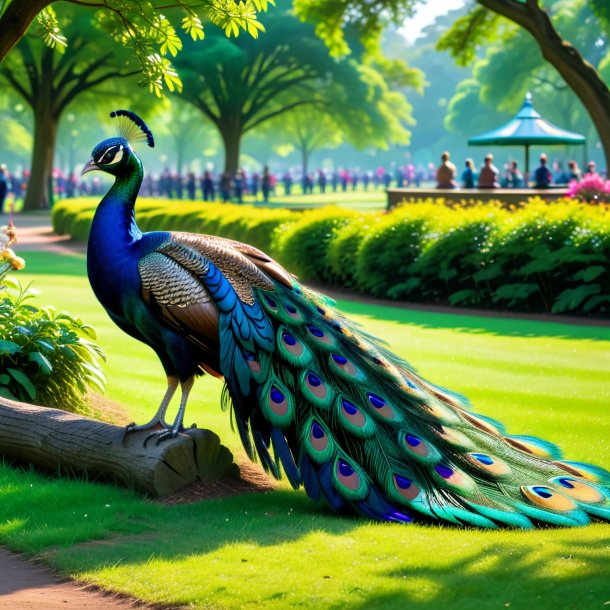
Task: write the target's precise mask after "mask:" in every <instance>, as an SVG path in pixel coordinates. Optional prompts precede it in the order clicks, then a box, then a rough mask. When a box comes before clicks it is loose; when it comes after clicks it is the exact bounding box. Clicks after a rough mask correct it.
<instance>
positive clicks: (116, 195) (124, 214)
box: [89, 154, 144, 250]
mask: <svg viewBox="0 0 610 610" xmlns="http://www.w3.org/2000/svg"><path fill="white" fill-rule="evenodd" d="M143 175H144V172H143V171H142V163H141V162H140V159H139V158H138V157H136V156H135V155H134V154H131V155H130V159H129V164H128V165H127V167H125V168H124V170H123V172H121V174H120V175H117V176H116V179H115V181H114V184H113V185H112V187H111V189H110V190H109V191H108V193H107V194H106V196H105V197H104V198H103V199H102V201H101V202H100V204H99V205H98V207H97V210H96V212H95V217H94V218H93V224H92V225H91V234H90V236H89V247H90V250H91V248H92V247H95V246H96V245H101V243H99V242H98V240H101V242H102V243H105V247H106V248H107V247H108V246H109V245H112V246H115V247H116V246H119V245H129V244H131V243H133V242H135V241H138V240H139V239H140V238H141V237H142V232H141V231H140V229H139V228H138V225H137V224H136V219H135V212H134V206H135V203H136V198H137V196H138V192H139V190H140V186H141V184H142V178H143Z"/></svg>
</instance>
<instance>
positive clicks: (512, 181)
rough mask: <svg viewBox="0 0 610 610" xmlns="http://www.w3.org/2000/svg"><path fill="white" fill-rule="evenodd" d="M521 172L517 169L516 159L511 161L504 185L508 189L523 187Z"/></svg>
mask: <svg viewBox="0 0 610 610" xmlns="http://www.w3.org/2000/svg"><path fill="white" fill-rule="evenodd" d="M523 184H524V183H523V174H522V173H521V172H520V171H519V167H518V165H517V162H516V161H511V162H510V165H509V167H508V173H507V175H506V187H507V188H509V189H520V188H523Z"/></svg>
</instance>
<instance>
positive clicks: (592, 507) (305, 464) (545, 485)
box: [222, 283, 610, 529]
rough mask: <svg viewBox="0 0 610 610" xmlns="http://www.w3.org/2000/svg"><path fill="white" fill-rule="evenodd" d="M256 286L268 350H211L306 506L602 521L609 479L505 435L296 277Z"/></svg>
mask: <svg viewBox="0 0 610 610" xmlns="http://www.w3.org/2000/svg"><path fill="white" fill-rule="evenodd" d="M254 292H255V295H256V298H257V302H258V303H259V305H260V308H261V311H264V315H265V316H267V317H268V319H269V324H267V323H266V322H264V323H261V325H262V326H263V327H265V328H266V327H267V326H270V327H271V328H273V332H274V333H275V337H274V341H273V343H274V349H273V350H271V351H268V350H266V349H264V348H263V347H262V346H260V345H252V344H249V345H248V347H247V349H244V348H243V342H242V344H241V346H240V347H239V349H235V346H222V349H223V354H225V355H226V357H225V361H229V360H230V361H231V362H229V363H228V366H229V369H228V370H224V369H223V374H224V375H225V378H226V379H227V385H228V388H229V393H230V394H231V399H232V401H233V405H234V408H235V411H236V422H237V425H238V427H239V428H240V433H241V434H242V439H243V438H244V435H245V436H249V434H250V430H251V434H252V437H253V439H254V446H255V447H256V450H257V452H258V454H259V456H260V458H261V461H262V463H263V466H264V467H265V468H267V469H268V470H269V471H270V472H272V473H273V474H274V475H275V476H279V467H278V464H279V463H281V465H282V467H283V469H284V472H285V473H286V475H287V476H288V478H289V480H290V482H291V483H292V484H293V485H294V486H298V485H300V484H301V483H302V484H303V485H304V487H305V491H306V492H307V494H308V495H309V496H310V497H311V498H312V499H314V500H318V499H320V498H323V499H324V500H325V501H326V502H327V504H328V505H329V506H330V507H331V508H332V509H333V510H335V511H344V510H351V511H352V512H356V513H359V514H361V515H364V516H366V517H368V518H371V519H376V520H384V521H399V522H410V521H412V520H416V519H420V520H425V519H427V520H433V521H442V522H447V523H452V524H456V525H467V526H475V527H480V528H488V529H492V528H496V527H498V526H508V527H515V528H522V529H531V528H532V527H534V526H540V525H555V526H578V525H583V524H586V523H588V522H589V521H590V519H591V518H596V519H604V520H610V473H608V472H607V471H605V470H603V469H601V468H598V467H596V466H591V465H587V464H581V463H578V462H565V461H560V460H561V452H560V451H559V449H558V448H557V447H556V446H555V445H553V444H552V443H550V442H548V441H545V440H542V439H538V438H536V437H531V436H523V435H507V433H506V431H505V429H504V427H503V425H502V424H501V423H500V422H497V421H495V420H493V419H491V418H488V417H486V416H483V415H480V414H478V413H474V412H472V410H471V407H470V405H469V403H468V401H467V400H466V399H465V398H464V397H463V396H460V395H459V394H455V393H453V392H450V391H449V390H446V389H444V388H441V387H439V386H435V385H433V384H431V383H429V382H427V381H426V380H424V379H422V378H420V377H419V376H418V375H417V374H416V373H415V371H414V370H413V369H412V368H411V367H410V366H409V365H408V364H407V363H406V362H405V361H404V360H402V359H400V358H398V357H396V356H395V355H393V354H392V353H391V352H390V351H389V350H388V349H387V348H386V347H385V346H383V345H381V344H380V342H379V341H377V340H376V339H375V338H373V337H371V336H369V335H367V334H366V333H364V332H363V331H361V330H359V329H358V328H357V327H356V326H355V325H354V324H353V323H351V322H350V321H349V320H347V319H346V318H345V317H343V316H342V315H341V314H340V313H338V312H337V311H335V310H334V309H333V307H332V303H331V302H329V300H328V299H325V298H324V297H322V296H321V295H318V294H316V293H313V292H311V291H308V290H306V289H305V288H303V287H302V286H299V285H298V284H296V283H295V285H294V287H293V289H292V290H291V289H290V288H287V287H286V286H284V285H283V284H277V285H276V288H275V292H274V293H269V292H265V291H264V290H262V289H256V290H255V291H254ZM233 335H235V333H233ZM225 336H226V337H230V336H231V333H230V332H229V329H226V331H225ZM248 350H250V351H248ZM240 354H243V356H244V358H245V359H246V368H245V367H244V365H243V363H241V362H237V360H239V357H240ZM229 356H230V357H229ZM248 442H249V441H248ZM245 444H246V447H247V446H248V445H247V443H245ZM270 445H272V446H273V448H274V451H275V455H276V459H275V460H274V459H273V458H272V457H271V455H270V453H269V448H270Z"/></svg>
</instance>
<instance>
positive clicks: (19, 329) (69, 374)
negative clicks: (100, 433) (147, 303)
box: [0, 228, 104, 411]
mask: <svg viewBox="0 0 610 610" xmlns="http://www.w3.org/2000/svg"><path fill="white" fill-rule="evenodd" d="M2 236H3V237H4V236H6V237H5V238H4V239H2V240H1V241H2V243H3V244H4V249H3V250H2V253H1V255H0V260H1V261H2V262H0V396H2V397H4V398H10V399H11V400H20V401H22V402H34V401H35V402H37V403H38V404H43V405H48V406H53V407H59V408H61V409H69V410H79V411H83V410H86V408H85V401H84V398H85V395H86V394H87V390H88V388H89V386H93V387H95V388H97V389H99V390H101V391H103V389H104V375H103V373H102V371H101V369H100V364H99V360H100V359H103V358H104V354H103V352H102V350H101V349H100V348H99V347H98V346H97V345H95V344H94V343H92V342H91V341H89V339H87V338H85V336H87V337H89V338H92V339H95V331H94V330H93V328H92V327H91V326H89V325H87V324H84V323H83V322H82V320H80V319H78V318H74V317H72V316H71V315H70V314H67V313H65V312H56V311H55V309H53V308H52V307H46V308H44V309H40V308H38V307H35V306H33V305H32V304H31V303H29V302H28V301H30V300H31V299H32V298H33V296H34V295H35V294H36V293H35V292H34V291H33V290H31V289H29V288H25V289H24V288H22V287H21V286H20V285H19V284H17V283H15V282H14V280H12V278H9V277H7V272H8V271H9V270H10V269H11V268H12V269H22V268H23V267H24V266H25V263H24V261H23V259H22V258H20V257H18V256H15V254H14V253H13V252H12V250H10V248H8V247H7V246H8V245H10V243H11V242H12V240H13V238H14V231H13V230H12V228H9V229H7V230H6V231H5V232H4V233H3V234H2Z"/></svg>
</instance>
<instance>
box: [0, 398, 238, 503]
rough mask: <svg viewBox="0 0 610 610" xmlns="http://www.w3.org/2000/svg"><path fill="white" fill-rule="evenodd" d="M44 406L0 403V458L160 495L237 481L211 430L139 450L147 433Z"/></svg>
mask: <svg viewBox="0 0 610 610" xmlns="http://www.w3.org/2000/svg"><path fill="white" fill-rule="evenodd" d="M124 430H125V429H124V428H121V427H119V426H114V425H111V424H106V423H103V422H100V421H96V420H93V419H89V418H87V417H82V416H80V415H75V414H73V413H68V412H66V411H60V410H58V409H49V408H47V407H37V406H32V405H27V404H23V403H18V402H13V401H10V400H7V399H3V398H2V399H0V455H4V456H6V457H7V458H10V459H16V460H19V461H21V462H26V463H29V464H33V465H35V466H37V467H38V468H41V469H44V470H46V471H55V472H57V470H58V469H59V470H61V471H64V472H67V473H86V474H87V475H88V476H93V477H100V476H101V477H103V478H104V479H108V480H112V481H115V482H118V483H121V484H122V485H126V486H128V487H131V488H135V489H137V490H138V491H141V492H144V493H147V494H149V495H152V496H164V495H167V494H170V493H172V492H174V491H177V490H178V489H180V488H181V487H184V486H185V485H187V484H188V483H192V482H193V481H195V480H196V479H197V478H200V479H201V480H202V481H203V482H204V483H210V482H213V481H216V480H218V479H220V478H223V477H234V478H237V477H238V476H239V467H238V466H237V465H236V464H235V463H234V462H233V455H232V454H231V452H230V451H229V450H228V449H227V448H226V447H224V446H223V445H221V444H220V439H219V438H218V436H217V435H216V434H214V433H213V432H211V431H210V430H198V429H194V430H189V432H188V434H180V435H178V436H177V437H176V438H174V439H169V440H166V441H163V442H162V443H160V444H159V445H156V444H155V442H154V441H152V442H150V443H148V445H147V446H146V447H144V443H143V441H144V439H145V438H146V436H147V434H148V432H134V433H130V434H128V435H127V436H126V438H125V440H124V441H123V434H124Z"/></svg>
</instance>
